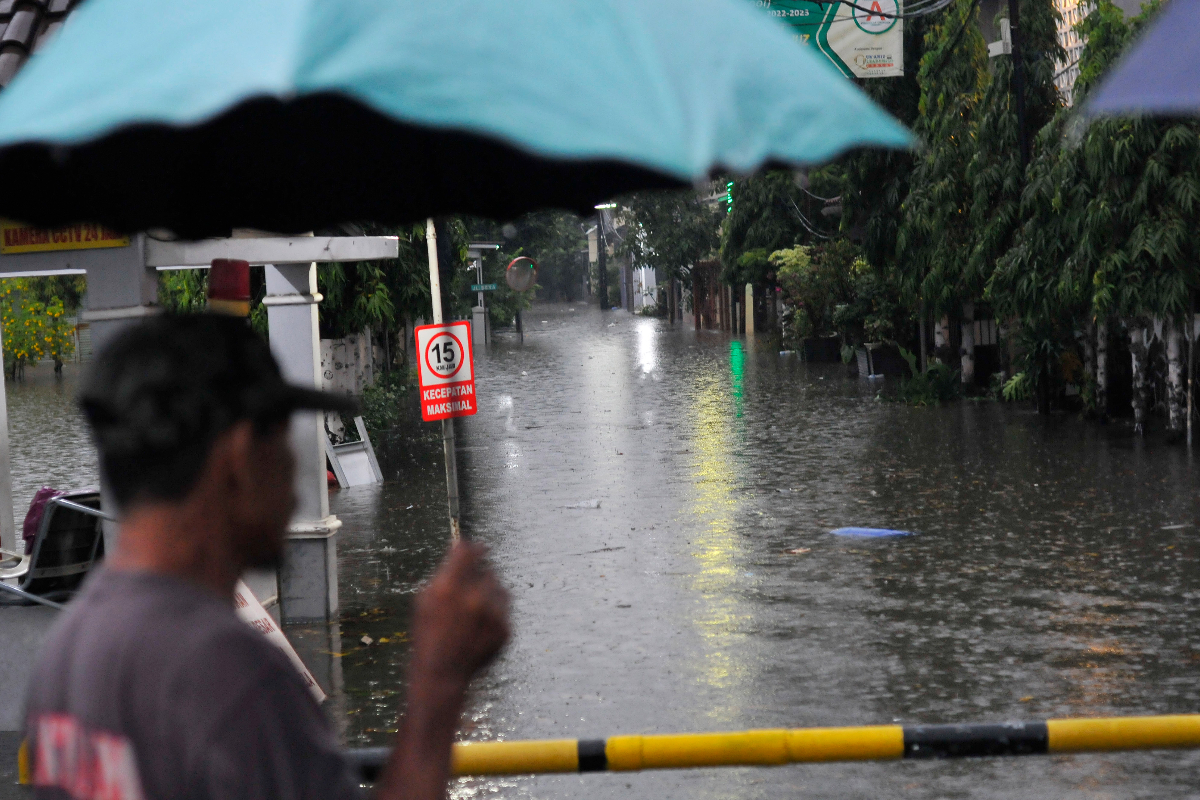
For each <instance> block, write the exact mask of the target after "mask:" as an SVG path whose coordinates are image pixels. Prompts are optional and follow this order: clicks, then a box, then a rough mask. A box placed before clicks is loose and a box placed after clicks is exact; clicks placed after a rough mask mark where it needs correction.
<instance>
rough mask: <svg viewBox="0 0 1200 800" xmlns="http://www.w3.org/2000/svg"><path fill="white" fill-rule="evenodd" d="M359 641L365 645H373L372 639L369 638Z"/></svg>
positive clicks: (365, 637)
mask: <svg viewBox="0 0 1200 800" xmlns="http://www.w3.org/2000/svg"><path fill="white" fill-rule="evenodd" d="M359 641H360V642H362V643H363V644H366V645H371V644H374V643H375V640H374V639H372V638H371V637H370V636H364V637H362V638H361V639H359Z"/></svg>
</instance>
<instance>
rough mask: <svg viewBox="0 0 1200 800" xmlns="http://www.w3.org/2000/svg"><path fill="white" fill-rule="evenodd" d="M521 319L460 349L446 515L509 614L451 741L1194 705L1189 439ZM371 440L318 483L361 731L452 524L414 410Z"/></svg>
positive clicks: (740, 788)
mask: <svg viewBox="0 0 1200 800" xmlns="http://www.w3.org/2000/svg"><path fill="white" fill-rule="evenodd" d="M527 324H528V327H529V328H530V330H529V332H528V333H527V334H526V337H525V342H524V344H523V345H521V344H519V343H518V342H517V341H516V340H515V338H511V337H507V338H506V337H500V338H499V342H498V343H497V344H496V345H495V346H494V347H493V348H492V351H491V352H490V353H487V354H478V355H477V374H478V382H479V398H480V411H479V414H478V415H477V416H476V417H473V418H471V419H468V420H464V421H462V424H460V427H459V431H460V440H459V445H460V449H461V466H462V474H461V480H462V484H463V492H464V495H465V499H464V513H465V526H466V529H467V530H468V531H469V532H470V533H471V534H472V535H473V536H474V537H476V538H477V539H478V540H480V541H482V542H485V543H487V545H488V546H489V547H490V548H491V550H492V558H493V561H494V563H495V566H496V568H497V569H498V571H499V573H500V575H501V576H502V578H503V580H504V583H505V584H506V585H507V586H508V587H509V588H510V590H511V592H512V596H513V622H514V630H515V635H514V638H513V641H512V643H511V644H510V646H509V647H508V649H507V651H506V652H505V653H504V655H503V656H502V657H501V659H500V660H499V661H498V662H497V663H496V664H495V666H494V667H493V668H492V669H491V670H490V672H489V673H488V674H487V675H486V676H485V677H484V678H483V679H482V680H481V681H479V683H478V686H477V688H476V691H475V693H474V695H473V697H472V699H471V703H470V709H469V711H468V714H467V718H466V720H465V727H466V732H465V734H464V735H465V736H466V737H467V738H470V739H523V738H543V737H572V738H573V737H584V738H600V737H604V736H608V735H613V734H627V733H668V732H689V731H714V730H737V729H744V728H764V727H800V726H826V725H857V724H872V723H893V722H903V723H939V722H969V721H981V722H982V721H1007V720H1018V719H1019V720H1036V719H1045V718H1050V717H1065V716H1095V715H1113V714H1163V713H1180V712H1195V711H1200V631H1198V630H1197V625H1196V623H1197V621H1200V586H1198V585H1197V581H1196V577H1195V576H1196V574H1197V560H1198V559H1200V542H1198V541H1197V533H1198V530H1197V526H1196V523H1197V520H1198V517H1197V502H1196V499H1195V486H1196V473H1195V467H1194V466H1193V465H1192V463H1191V462H1190V461H1189V460H1188V457H1187V456H1186V454H1185V452H1184V451H1183V450H1182V448H1177V447H1176V448H1172V447H1169V446H1167V445H1163V444H1156V443H1150V444H1146V445H1140V444H1137V443H1135V442H1134V440H1133V439H1132V438H1131V437H1130V436H1129V435H1128V433H1127V432H1126V431H1125V430H1124V429H1120V428H1110V429H1098V428H1096V427H1093V426H1089V425H1087V424H1084V423H1081V422H1079V421H1077V420H1075V419H1072V418H1052V419H1049V420H1047V419H1041V418H1039V417H1037V416H1036V415H1034V414H1033V413H1031V412H1030V411H1028V410H1026V409H1023V408H1017V407H1014V406H1011V405H1005V404H997V403H990V402H982V403H974V402H967V403H961V404H956V405H952V406H948V407H944V408H909V407H906V406H902V405H899V404H896V403H891V402H880V401H878V400H877V399H876V392H877V390H878V386H877V384H874V383H871V382H868V381H865V380H859V379H853V378H848V377H847V376H846V372H845V369H844V368H843V367H842V366H841V365H815V364H814V365H809V364H804V363H801V362H799V361H798V360H797V359H796V358H795V357H794V356H781V355H780V354H779V353H778V351H777V349H774V348H772V347H771V346H770V344H769V343H768V342H767V341H765V340H762V339H760V340H759V342H757V343H755V342H747V341H746V340H744V339H735V340H732V341H731V340H730V339H729V338H728V337H727V336H725V335H723V334H719V333H697V332H695V331H692V330H687V329H681V328H680V327H679V326H676V328H675V329H672V328H671V326H669V325H667V324H666V323H665V322H663V321H662V320H652V319H643V318H637V317H632V316H629V315H626V314H624V313H620V312H614V313H609V314H603V315H602V314H601V313H600V312H598V311H595V310H592V309H588V308H584V307H583V306H575V307H573V310H572V307H569V306H543V307H538V308H535V309H534V311H533V312H532V313H530V314H529V315H528V323H527ZM414 431H415V432H414ZM380 438H385V439H386V440H385V441H381V442H380V443H379V444H380V449H381V451H382V452H383V461H384V466H385V470H386V472H387V474H388V478H389V482H388V483H386V484H385V485H383V486H382V487H368V488H365V489H353V490H348V491H344V492H341V493H338V494H335V496H334V497H333V499H332V501H331V502H332V506H333V509H334V511H335V513H337V514H338V515H339V516H340V517H341V518H342V520H343V521H344V523H345V528H344V533H343V535H342V539H341V545H340V548H341V550H340V560H341V570H342V571H341V598H342V603H343V618H342V624H341V637H342V642H343V652H344V654H343V655H342V656H340V657H339V662H340V664H341V667H342V676H343V678H344V682H345V697H344V698H343V701H344V706H343V705H342V702H339V703H338V707H339V708H342V707H344V709H345V712H346V714H347V717H346V722H345V724H346V728H345V731H346V737H347V741H348V743H349V744H351V745H368V744H372V745H374V744H385V743H387V742H388V741H389V740H390V732H391V731H394V729H395V709H396V707H397V705H398V703H399V702H400V698H401V696H402V681H403V662H404V658H405V655H406V652H407V642H406V640H407V628H406V625H407V614H408V609H409V603H410V601H411V598H412V596H413V592H414V591H415V589H416V588H417V585H418V581H419V580H420V579H421V578H422V577H423V576H425V575H427V574H428V572H429V571H430V570H431V569H432V568H433V567H434V565H435V563H436V561H437V559H438V558H439V556H440V553H441V552H442V549H443V547H444V541H445V538H446V535H447V524H446V519H445V494H444V484H443V473H442V467H441V457H440V440H439V439H438V438H437V435H436V430H435V426H433V425H424V426H422V425H421V424H420V423H417V424H416V426H414V429H412V430H410V431H408V432H406V433H397V434H393V435H392V436H390V437H380ZM596 501H598V507H596V506H597V502H596ZM842 526H876V527H889V528H902V529H906V530H910V531H913V532H914V533H915V534H916V535H913V536H910V537H905V538H893V539H880V540H847V539H842V538H839V537H835V536H831V535H830V534H829V531H830V530H831V529H833V528H838V527H842ZM364 634H367V635H369V636H371V637H372V639H373V640H374V643H373V644H371V645H370V646H366V645H363V644H361V643H360V637H361V636H363V635H364ZM385 640H386V641H385ZM1198 768H1200V754H1193V753H1190V752H1183V753H1179V752H1165V753H1164V752H1155V753H1137V754H1115V755H1079V756H1057V757H1033V758H1021V759H986V760H971V761H954V762H947V761H943V762H907V761H906V762H888V763H877V764H826V765H807V766H785V767H775V768H753V769H750V768H745V769H741V768H739V769H709V770H691V771H677V772H647V773H623V774H589V775H582V776H579V775H567V776H541V777H514V778H504V779H496V780H483V779H472V780H464V781H460V782H459V783H458V784H456V786H455V789H454V792H453V795H454V796H455V797H457V798H475V797H479V798H482V797H493V796H494V797H501V798H508V797H512V798H517V797H521V798H524V797H536V798H583V797H586V798H606V797H621V798H629V797H631V798H655V800H658V799H659V798H693V799H694V798H713V800H716V799H717V798H780V797H838V798H875V797H895V798H1134V797H1137V798H1142V797H1145V798H1150V797H1154V798H1163V797H1200V789H1197V788H1195V787H1196V786H1197V780H1196V778H1195V776H1196V773H1197V769H1198Z"/></svg>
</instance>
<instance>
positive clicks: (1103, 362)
mask: <svg viewBox="0 0 1200 800" xmlns="http://www.w3.org/2000/svg"><path fill="white" fill-rule="evenodd" d="M1096 416H1097V417H1099V418H1100V420H1101V421H1103V420H1106V419H1108V320H1106V319H1102V320H1099V321H1098V322H1097V323H1096Z"/></svg>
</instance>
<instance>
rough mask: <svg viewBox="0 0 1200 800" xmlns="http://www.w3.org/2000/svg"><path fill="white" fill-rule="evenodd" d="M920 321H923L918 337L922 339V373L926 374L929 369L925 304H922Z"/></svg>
mask: <svg viewBox="0 0 1200 800" xmlns="http://www.w3.org/2000/svg"><path fill="white" fill-rule="evenodd" d="M920 319H921V322H920V330H919V331H918V333H917V335H918V336H919V337H920V338H921V360H920V362H919V364H920V367H921V372H924V371H925V370H926V369H927V367H926V363H927V357H926V355H925V304H924V303H922V304H921V318H920Z"/></svg>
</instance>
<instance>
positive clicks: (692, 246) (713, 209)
mask: <svg viewBox="0 0 1200 800" xmlns="http://www.w3.org/2000/svg"><path fill="white" fill-rule="evenodd" d="M710 188H711V189H712V192H711V193H715V192H716V191H717V184H716V183H714V184H713V186H712V187H710ZM620 205H621V208H622V216H623V217H624V218H625V220H626V222H627V223H628V225H629V233H628V235H627V236H626V237H625V240H624V241H623V242H622V243H621V244H620V245H619V246H618V251H619V252H623V253H627V254H628V255H629V256H630V257H631V258H632V259H633V263H634V265H645V266H650V267H654V268H655V269H657V270H658V277H659V280H660V281H661V282H665V281H668V280H670V279H672V278H676V279H680V280H682V281H683V282H684V285H690V282H691V281H690V279H691V267H692V265H693V264H696V263H697V262H699V261H703V260H704V259H707V258H710V257H711V256H712V255H713V254H714V253H715V252H716V250H717V247H718V246H719V244H720V230H721V223H722V222H723V220H724V218H725V212H724V210H723V208H722V206H721V204H719V203H712V202H708V201H707V200H706V199H705V197H703V196H702V195H700V194H699V193H697V192H696V190H694V189H685V190H682V191H677V192H638V193H637V194H633V195H628V196H626V197H623V198H622V199H621V200H620Z"/></svg>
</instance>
